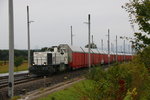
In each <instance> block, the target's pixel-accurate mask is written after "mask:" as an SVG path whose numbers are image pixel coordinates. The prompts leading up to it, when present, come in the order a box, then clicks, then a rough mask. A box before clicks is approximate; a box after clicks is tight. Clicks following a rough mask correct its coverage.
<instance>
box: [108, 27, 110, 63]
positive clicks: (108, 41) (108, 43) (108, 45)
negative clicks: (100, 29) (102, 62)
mask: <svg viewBox="0 0 150 100" xmlns="http://www.w3.org/2000/svg"><path fill="white" fill-rule="evenodd" d="M108 65H110V30H109V29H108Z"/></svg>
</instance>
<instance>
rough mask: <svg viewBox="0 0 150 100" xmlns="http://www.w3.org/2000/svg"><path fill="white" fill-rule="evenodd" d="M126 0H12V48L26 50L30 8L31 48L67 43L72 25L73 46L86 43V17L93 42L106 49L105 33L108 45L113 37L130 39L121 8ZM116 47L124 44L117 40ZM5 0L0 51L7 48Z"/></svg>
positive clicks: (0, 8) (0, 5)
mask: <svg viewBox="0 0 150 100" xmlns="http://www.w3.org/2000/svg"><path fill="white" fill-rule="evenodd" d="M125 2H128V0H14V24H15V27H14V28H15V30H14V32H15V48H16V49H27V22H26V19H27V17H26V16H27V12H26V6H27V5H29V6H30V20H32V21H35V22H33V23H31V27H30V28H31V31H30V32H31V48H32V49H39V48H41V47H50V46H53V45H59V44H64V43H65V44H70V26H71V25H72V26H73V34H74V37H73V45H75V46H85V45H86V44H87V43H88V34H87V33H88V25H87V24H84V22H87V17H88V14H91V34H92V35H94V42H95V43H96V44H97V46H98V47H100V46H101V39H103V40H104V46H105V47H107V45H106V43H107V36H106V35H107V30H108V28H109V29H110V34H111V36H110V38H111V42H112V43H114V44H115V36H116V35H118V37H119V36H128V37H132V36H133V34H132V33H133V30H132V28H131V25H130V22H129V18H128V13H127V12H126V11H125V10H124V9H122V8H121V6H122V5H124V4H125ZM118 41H119V43H118V44H119V45H122V44H123V43H122V42H123V41H122V40H120V39H119V40H118ZM8 47H9V46H8V0H0V49H8Z"/></svg>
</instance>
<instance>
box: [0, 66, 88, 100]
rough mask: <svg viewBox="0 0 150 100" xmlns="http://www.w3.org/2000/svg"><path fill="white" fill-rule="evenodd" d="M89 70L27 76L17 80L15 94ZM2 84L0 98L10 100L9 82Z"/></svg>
mask: <svg viewBox="0 0 150 100" xmlns="http://www.w3.org/2000/svg"><path fill="white" fill-rule="evenodd" d="M87 71H88V69H80V70H75V71H71V72H62V73H58V74H56V75H52V76H49V77H36V78H31V77H29V78H28V77H27V78H26V79H22V80H16V81H15V86H14V95H16V96H17V95H24V94H25V93H27V92H31V91H34V90H37V89H39V88H43V87H51V86H53V85H56V84H58V83H61V82H64V81H67V80H70V79H73V78H76V77H80V76H83V75H84V74H85V73H86V72H87ZM1 86H2V87H3V88H0V99H1V98H2V100H8V97H7V93H8V82H6V83H5V84H3V85H1Z"/></svg>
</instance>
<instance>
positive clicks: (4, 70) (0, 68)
mask: <svg viewBox="0 0 150 100" xmlns="http://www.w3.org/2000/svg"><path fill="white" fill-rule="evenodd" d="M27 66H28V64H27V62H24V63H23V64H22V65H21V66H19V67H18V68H16V67H14V71H15V72H17V71H24V70H28V67H27ZM0 73H8V63H7V64H5V65H4V64H1V65H0Z"/></svg>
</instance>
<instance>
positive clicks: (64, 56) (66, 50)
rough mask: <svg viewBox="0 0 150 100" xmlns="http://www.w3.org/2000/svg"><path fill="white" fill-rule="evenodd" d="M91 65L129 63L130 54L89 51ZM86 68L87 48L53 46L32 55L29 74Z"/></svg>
mask: <svg viewBox="0 0 150 100" xmlns="http://www.w3.org/2000/svg"><path fill="white" fill-rule="evenodd" d="M90 52H91V53H90V56H91V57H90V58H91V59H90V62H91V65H100V64H108V62H109V61H108V60H109V59H110V63H113V62H115V61H116V60H117V61H118V62H122V61H130V60H131V59H132V55H131V54H127V53H126V54H124V53H118V54H117V55H116V53H113V52H110V55H108V53H107V52H104V51H102V50H100V49H91V51H90ZM83 67H88V48H82V47H75V46H70V45H67V44H60V45H59V46H53V47H51V48H49V49H48V50H46V51H44V52H34V53H33V63H32V66H30V68H29V71H30V73H33V74H36V75H50V74H53V73H55V72H58V71H64V70H68V69H69V70H70V69H78V68H83Z"/></svg>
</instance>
